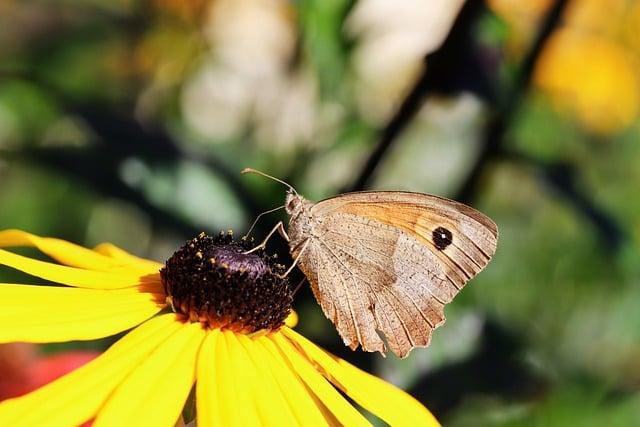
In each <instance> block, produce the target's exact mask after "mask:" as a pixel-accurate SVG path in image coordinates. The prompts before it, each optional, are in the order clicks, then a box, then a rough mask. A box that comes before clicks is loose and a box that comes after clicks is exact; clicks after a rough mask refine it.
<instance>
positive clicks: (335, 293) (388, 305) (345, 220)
mask: <svg viewBox="0 0 640 427" xmlns="http://www.w3.org/2000/svg"><path fill="white" fill-rule="evenodd" d="M311 213H312V217H313V220H314V222H313V228H314V236H313V238H312V240H311V242H310V245H309V248H308V251H306V253H303V254H301V257H300V259H299V261H298V263H299V265H300V268H301V269H302V270H303V272H304V273H305V275H306V276H307V278H308V279H309V281H310V282H311V285H312V289H313V292H314V294H315V296H316V299H317V300H318V302H319V303H320V305H321V306H322V309H323V311H324V313H325V314H326V315H327V317H328V318H329V319H331V320H332V321H333V322H334V324H335V325H336V328H337V329H338V332H339V333H340V335H341V336H342V338H343V340H344V341H345V344H347V345H349V346H350V347H351V348H356V347H357V346H358V344H360V345H361V346H362V348H363V349H364V350H366V351H380V352H384V351H385V345H384V342H383V341H382V339H381V338H380V336H379V334H378V332H377V331H380V332H382V333H383V334H384V335H385V337H386V339H387V342H388V344H389V347H390V348H391V350H392V351H393V352H394V353H396V354H397V355H398V356H400V357H404V356H406V355H407V354H408V352H409V351H410V350H411V349H412V348H414V347H420V346H427V345H428V344H429V341H430V337H431V332H432V331H433V329H435V328H436V327H438V326H439V325H441V324H442V323H443V322H444V305H445V304H447V303H448V302H450V301H451V300H452V299H453V297H454V296H455V295H456V294H457V293H458V292H459V291H460V289H462V287H463V286H464V285H465V283H466V282H467V281H468V280H469V279H471V278H472V277H474V276H475V275H476V274H478V273H479V272H480V270H482V269H483V268H484V267H485V266H486V264H487V263H488V262H489V260H490V259H491V257H492V256H493V254H494V252H495V249H496V242H497V227H496V225H495V223H494V222H493V221H491V220H490V219H489V218H488V217H486V216H485V215H483V214H481V213H480V212H478V211H476V210H474V209H472V208H470V207H468V206H466V205H463V204H461V203H457V202H454V201H451V200H447V199H443V198H440V197H436V196H429V195H424V194H418V193H406V192H361V193H348V194H343V195H341V196H338V197H334V198H331V199H327V200H323V201H321V202H319V203H317V204H316V205H314V206H313V208H312V209H311Z"/></svg>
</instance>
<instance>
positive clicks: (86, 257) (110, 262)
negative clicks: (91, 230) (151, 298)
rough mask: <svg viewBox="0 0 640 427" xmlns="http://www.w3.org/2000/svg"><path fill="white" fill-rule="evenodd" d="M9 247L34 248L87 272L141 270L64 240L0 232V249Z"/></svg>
mask: <svg viewBox="0 0 640 427" xmlns="http://www.w3.org/2000/svg"><path fill="white" fill-rule="evenodd" d="M9 246H35V247H36V248H38V249H39V250H40V251H42V252H43V253H45V254H47V255H49V256H50V257H51V258H53V259H55V260H56V261H58V262H60V263H61V264H64V265H69V266H72V267H79V268H84V269H87V270H98V271H114V270H123V267H124V268H129V269H131V268H137V269H141V267H142V266H141V265H140V264H138V265H132V264H131V263H123V262H121V261H119V260H118V259H116V258H112V257H109V256H105V255H103V254H100V253H98V252H95V251H92V250H90V249H87V248H83V247H82V246H78V245H75V244H73V243H70V242H67V241H65V240H60V239H54V238H51V237H39V236H36V235H33V234H30V233H26V232H24V231H20V230H5V231H0V247H9ZM142 270H144V271H145V272H147V273H156V272H158V270H159V268H155V269H152V268H150V267H149V266H146V267H145V268H144V269H142Z"/></svg>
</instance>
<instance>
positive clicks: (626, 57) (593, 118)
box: [490, 0, 640, 135]
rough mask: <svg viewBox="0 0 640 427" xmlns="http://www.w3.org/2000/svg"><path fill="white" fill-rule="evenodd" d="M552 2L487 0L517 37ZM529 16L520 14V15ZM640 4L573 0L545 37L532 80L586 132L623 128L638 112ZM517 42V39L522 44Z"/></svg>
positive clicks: (621, 0)
mask: <svg viewBox="0 0 640 427" xmlns="http://www.w3.org/2000/svg"><path fill="white" fill-rule="evenodd" d="M551 4H552V3H551V2H550V1H548V0H537V1H534V2H514V1H511V0H492V1H491V2H490V5H491V6H492V8H493V9H494V11H495V12H496V13H498V14H499V15H500V16H502V17H504V19H505V20H506V21H507V22H508V23H509V25H510V26H511V27H512V32H513V36H512V37H513V38H515V39H519V37H520V39H521V36H522V35H523V34H524V35H525V38H527V40H528V42H530V38H531V37H530V36H531V34H529V33H530V32H531V31H532V30H534V29H536V28H537V27H536V25H531V23H532V22H533V23H537V22H538V20H539V19H540V18H541V16H542V15H543V14H544V13H545V12H546V11H547V10H548V8H549V6H550V5H551ZM525 16H526V17H528V18H527V19H523V17H525ZM638 24H640V5H638V2H636V1H629V0H573V1H570V2H569V4H568V6H567V9H566V11H565V14H564V16H563V21H562V25H561V27H560V29H559V30H556V33H555V34H553V35H552V37H551V38H550V39H549V41H548V43H547V45H546V46H545V49H544V51H543V53H542V55H541V58H540V59H539V62H538V64H537V67H536V70H535V76H534V81H535V83H536V85H537V86H538V87H539V88H540V89H542V91H543V92H544V93H546V94H547V95H548V96H549V97H550V99H551V102H552V103H553V105H554V106H555V107H556V108H557V109H558V110H559V111H562V112H564V113H567V114H569V115H571V116H573V117H575V118H576V119H577V120H578V121H579V122H580V123H582V124H583V126H584V127H585V128H586V129H588V130H589V131H591V132H594V133H597V134H603V135H609V134H614V133H616V132H620V131H623V130H625V129H627V128H628V127H629V126H631V125H633V124H634V123H635V122H636V121H637V119H638V116H639V114H640V68H639V66H638V64H639V62H638V61H639V58H640V25H638ZM521 46H522V44H521Z"/></svg>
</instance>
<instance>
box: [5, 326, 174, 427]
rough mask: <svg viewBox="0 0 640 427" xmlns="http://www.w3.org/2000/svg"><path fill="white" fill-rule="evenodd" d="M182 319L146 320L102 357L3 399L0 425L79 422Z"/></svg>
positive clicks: (69, 423)
mask: <svg viewBox="0 0 640 427" xmlns="http://www.w3.org/2000/svg"><path fill="white" fill-rule="evenodd" d="M180 325H181V324H180V323H178V322H176V321H175V316H174V315H172V314H167V315H164V316H159V317H156V318H154V319H151V320H149V321H148V322H145V323H144V324H142V325H140V326H139V327H138V328H136V329H134V330H133V331H131V332H130V333H129V334H127V335H126V336H125V337H123V338H122V339H121V340H119V341H118V342H116V343H115V344H114V345H113V346H111V348H109V350H107V351H106V352H105V353H104V354H102V355H101V356H100V357H98V358H96V359H94V360H93V361H91V362H89V363H88V364H86V365H84V366H83V367H81V368H79V369H77V370H75V371H73V372H72V373H70V374H68V375H65V376H64V377H62V378H60V379H58V380H56V381H54V382H52V383H50V384H48V385H46V386H44V387H42V388H40V389H38V390H36V391H34V392H32V393H29V394H27V395H25V396H22V397H18V398H15V399H9V400H5V401H4V402H0V425H3V426H12V425H15V426H17V425H25V426H26V425H29V426H31V425H33V426H38V425H46V426H58V425H59V426H70V425H79V424H81V423H83V422H85V421H87V420H89V419H91V418H92V417H93V416H94V415H95V414H96V412H97V411H98V409H99V408H100V406H102V404H103V403H104V401H105V400H106V399H107V398H108V397H109V395H110V394H111V392H112V391H113V389H114V388H115V387H116V386H117V385H118V384H119V383H120V382H121V381H122V380H123V379H124V378H125V377H126V376H127V375H128V374H129V372H131V370H132V369H134V368H135V367H136V366H137V365H138V364H139V363H140V362H142V361H143V360H144V359H145V358H146V357H147V356H148V355H149V353H151V352H152V351H153V350H154V349H155V348H156V347H157V346H158V345H159V344H160V343H161V342H163V341H164V340H165V339H166V338H167V337H168V336H170V335H171V334H172V333H174V332H175V331H176V330H177V329H178V328H179V327H180Z"/></svg>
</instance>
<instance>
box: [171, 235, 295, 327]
mask: <svg viewBox="0 0 640 427" xmlns="http://www.w3.org/2000/svg"><path fill="white" fill-rule="evenodd" d="M252 245H253V243H252V242H251V241H249V240H247V239H241V240H240V241H234V240H233V236H232V234H231V232H229V233H227V234H225V233H220V234H219V235H218V236H215V237H212V236H208V235H206V234H204V233H201V234H200V235H199V236H197V237H196V238H194V239H191V240H189V241H187V242H186V243H185V244H184V245H183V246H182V247H181V248H180V249H178V250H177V251H176V252H175V253H174V254H173V255H172V256H171V258H169V259H168V260H167V262H166V265H165V267H164V268H162V269H161V270H160V276H161V278H162V284H163V286H164V291H165V293H166V298H167V302H168V303H170V304H171V306H172V307H173V310H174V311H175V312H176V313H180V314H182V315H184V316H185V317H187V318H188V319H189V320H190V321H191V322H200V323H202V324H204V325H206V326H208V327H209V328H211V329H214V328H220V329H229V330H233V331H236V332H244V333H252V332H255V331H259V330H267V331H273V330H277V329H279V328H280V327H281V326H282V325H283V324H284V321H285V319H286V318H287V316H288V315H289V313H290V311H291V303H292V296H291V290H290V288H289V284H288V281H287V279H286V278H282V277H281V274H282V273H283V272H284V267H283V266H282V265H280V264H278V263H277V262H276V257H275V256H269V255H267V254H266V253H265V252H264V251H263V250H259V251H256V252H252V253H249V254H247V253H245V252H246V251H248V250H249V249H251V247H252Z"/></svg>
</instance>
